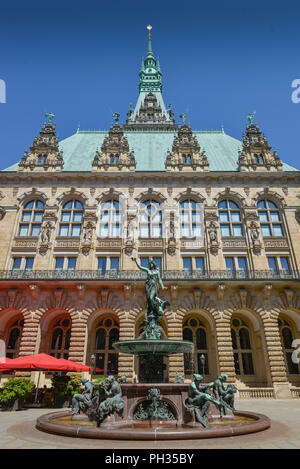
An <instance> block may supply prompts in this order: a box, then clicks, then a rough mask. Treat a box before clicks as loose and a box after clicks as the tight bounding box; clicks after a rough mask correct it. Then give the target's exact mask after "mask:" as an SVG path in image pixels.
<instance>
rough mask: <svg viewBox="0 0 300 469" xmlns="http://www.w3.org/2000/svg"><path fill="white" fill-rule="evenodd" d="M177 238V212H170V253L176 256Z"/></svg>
mask: <svg viewBox="0 0 300 469" xmlns="http://www.w3.org/2000/svg"><path fill="white" fill-rule="evenodd" d="M176 247H177V243H176V238H175V214H174V212H171V213H170V224H169V237H168V248H167V249H168V254H169V255H170V256H174V255H175V254H176Z"/></svg>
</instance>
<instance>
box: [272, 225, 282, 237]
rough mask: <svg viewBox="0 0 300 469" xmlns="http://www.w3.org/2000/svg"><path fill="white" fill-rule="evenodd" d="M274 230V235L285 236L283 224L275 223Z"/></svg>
mask: <svg viewBox="0 0 300 469" xmlns="http://www.w3.org/2000/svg"><path fill="white" fill-rule="evenodd" d="M273 232H274V236H283V233H282V226H281V225H273Z"/></svg>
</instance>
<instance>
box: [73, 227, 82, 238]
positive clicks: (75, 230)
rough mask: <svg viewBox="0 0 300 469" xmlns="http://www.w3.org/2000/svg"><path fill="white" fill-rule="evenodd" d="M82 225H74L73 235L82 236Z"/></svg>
mask: <svg viewBox="0 0 300 469" xmlns="http://www.w3.org/2000/svg"><path fill="white" fill-rule="evenodd" d="M80 233H81V225H72V231H71V236H80Z"/></svg>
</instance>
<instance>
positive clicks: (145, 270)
mask: <svg viewBox="0 0 300 469" xmlns="http://www.w3.org/2000/svg"><path fill="white" fill-rule="evenodd" d="M131 260H132V261H133V262H135V263H136V265H137V266H138V268H139V269H140V270H142V271H143V272H147V274H148V273H149V270H148V269H147V268H146V267H143V266H142V265H141V264H139V263H138V261H137V259H136V257H132V258H131Z"/></svg>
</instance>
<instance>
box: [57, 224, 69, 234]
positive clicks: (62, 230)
mask: <svg viewBox="0 0 300 469" xmlns="http://www.w3.org/2000/svg"><path fill="white" fill-rule="evenodd" d="M68 231H69V225H60V227H59V236H68Z"/></svg>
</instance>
